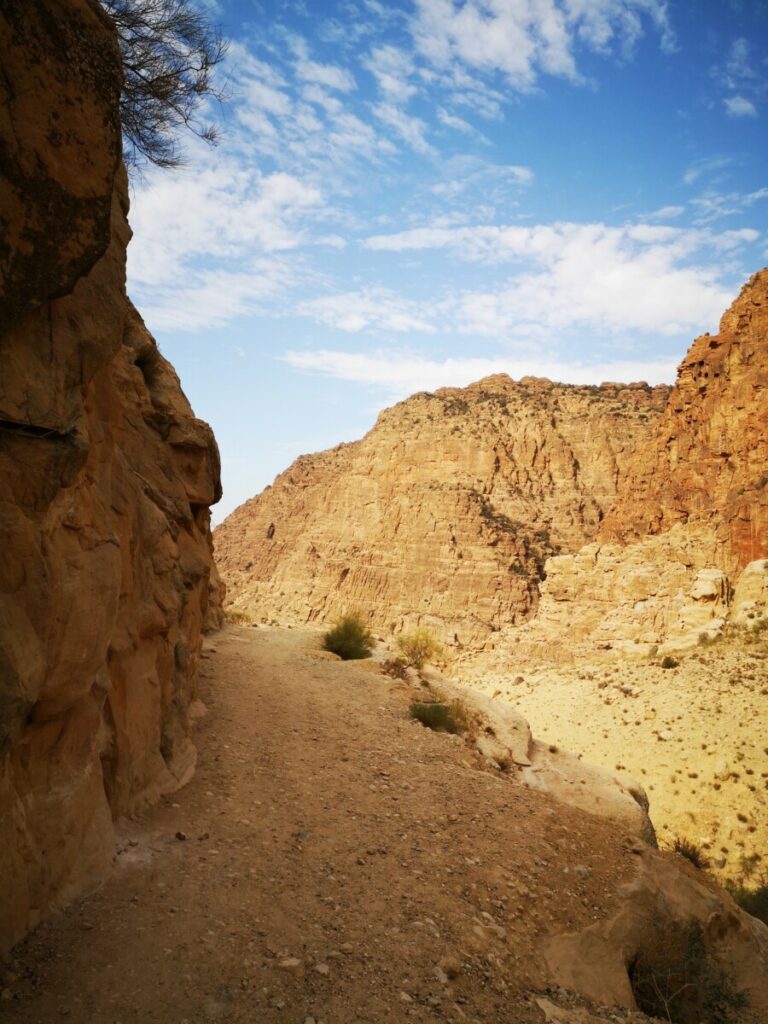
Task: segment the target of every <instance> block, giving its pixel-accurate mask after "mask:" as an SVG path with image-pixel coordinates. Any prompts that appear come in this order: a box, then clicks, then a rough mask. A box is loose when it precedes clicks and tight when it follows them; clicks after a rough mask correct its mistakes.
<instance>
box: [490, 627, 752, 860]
mask: <svg viewBox="0 0 768 1024" xmlns="http://www.w3.org/2000/svg"><path fill="white" fill-rule="evenodd" d="M674 660H675V661H676V662H678V664H677V665H676V666H675V667H671V668H662V667H661V659H660V658H659V657H653V658H644V659H635V660H633V659H631V658H628V657H626V656H625V655H621V656H618V657H617V656H616V655H613V654H605V655H603V656H602V657H600V656H598V655H597V654H595V655H594V656H592V657H591V658H588V659H586V660H584V661H581V662H580V663H579V665H578V666H577V667H573V666H568V667H563V666H544V667H537V668H536V669H534V670H531V669H529V668H528V667H527V665H524V664H522V663H521V664H520V665H515V664H512V663H510V666H509V671H508V672H507V673H503V674H502V673H493V674H489V673H488V672H487V671H485V670H483V671H482V672H478V673H474V674H472V685H473V686H476V687H478V688H479V689H481V690H482V691H484V692H486V693H489V694H491V695H494V694H496V695H497V696H498V699H501V700H508V701H509V702H511V703H512V704H513V705H514V707H515V708H517V710H519V711H520V712H521V713H522V714H523V715H524V716H525V718H527V719H528V721H529V722H530V724H531V728H532V730H533V733H534V735H535V736H537V737H538V738H539V739H542V740H546V741H549V742H550V743H553V744H557V745H561V746H563V747H565V748H567V749H568V750H572V751H575V752H577V753H580V754H583V756H584V758H585V760H587V761H590V762H592V763H594V764H599V765H603V766H604V767H606V768H609V769H613V770H617V771H625V772H628V773H629V774H630V775H633V776H634V777H635V778H636V779H638V781H640V782H641V783H642V785H643V786H644V788H645V789H646V792H647V793H648V796H649V798H650V802H651V817H652V819H653V822H654V825H655V827H656V830H657V833H658V836H659V840H660V842H661V843H662V845H664V844H666V845H671V844H672V843H673V842H674V839H675V837H678V836H679V837H684V838H686V839H689V840H691V841H693V842H695V843H697V844H700V845H701V846H702V847H703V849H704V852H705V854H706V855H707V856H708V857H709V859H710V862H711V865H710V866H711V868H712V870H713V871H714V872H715V873H717V874H719V875H720V876H721V877H729V878H738V877H741V876H742V875H744V873H745V872H746V873H747V874H748V875H750V874H751V875H752V877H755V876H757V875H760V874H763V873H765V871H766V870H768V862H766V861H765V860H764V859H763V858H768V813H767V811H768V737H767V736H766V731H765V723H766V721H768V632H765V631H764V632H762V633H760V634H755V635H754V636H753V637H752V638H749V637H748V636H747V635H746V634H745V633H744V632H737V631H733V632H732V633H731V634H730V635H729V636H726V637H725V638H723V639H721V640H719V641H717V642H715V643H712V644H707V645H703V646H697V647H695V648H693V649H692V650H689V651H687V652H685V653H681V654H678V655H676V657H675V659H674Z"/></svg>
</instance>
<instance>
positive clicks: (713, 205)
mask: <svg viewBox="0 0 768 1024" xmlns="http://www.w3.org/2000/svg"><path fill="white" fill-rule="evenodd" d="M765 199H768V188H759V189H756V190H755V191H754V192H716V191H714V190H712V189H710V190H708V191H706V192H704V193H702V194H701V195H700V196H695V197H694V198H693V199H691V206H692V207H693V209H694V210H695V211H696V212H695V220H696V222H697V223H699V224H709V223H711V222H712V221H715V220H720V219H721V218H722V217H733V216H736V215H737V214H740V213H743V212H744V211H745V210H748V209H749V208H750V207H751V206H754V205H755V203H759V202H762V201H763V200H765ZM755 235H756V233H755Z"/></svg>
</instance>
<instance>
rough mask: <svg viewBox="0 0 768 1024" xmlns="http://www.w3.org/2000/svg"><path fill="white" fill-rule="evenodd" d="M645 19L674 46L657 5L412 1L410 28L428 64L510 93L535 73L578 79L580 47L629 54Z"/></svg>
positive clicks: (647, 0)
mask: <svg viewBox="0 0 768 1024" xmlns="http://www.w3.org/2000/svg"><path fill="white" fill-rule="evenodd" d="M646 21H648V22H650V23H651V24H652V25H653V27H654V29H655V31H656V32H657V34H658V35H659V38H660V42H661V46H662V48H664V49H665V50H671V49H673V48H674V45H675V40H674V34H673V31H672V28H671V25H670V21H669V16H668V12H667V5H666V3H664V2H663V0H568V2H566V3H564V4H558V3H556V2H555V0H539V2H538V3H535V4H527V3H526V4H521V3H510V2H499V0H471V2H468V3H457V2H455V0H416V17H415V18H414V20H413V23H412V30H413V35H414V42H415V45H416V48H417V50H418V52H419V53H420V54H421V55H422V56H423V57H424V58H425V59H426V60H427V61H428V62H429V63H431V64H433V65H434V66H435V67H438V68H450V67H451V66H453V65H459V66H463V67H466V68H469V69H472V70H474V71H476V72H480V73H484V74H493V73H500V74H503V75H504V76H505V78H506V79H507V81H508V82H509V84H511V85H512V86H513V87H514V88H516V89H520V90H529V89H531V88H533V87H534V86H535V85H536V83H537V81H538V79H539V78H540V76H542V75H554V76H557V77H561V78H567V79H571V80H572V81H580V80H581V79H582V76H581V74H580V72H579V70H578V67H577V59H576V53H577V51H578V49H579V48H584V49H588V50H592V51H594V52H599V53H603V54H608V53H611V52H614V51H619V52H620V53H621V54H622V55H623V56H624V57H625V58H626V57H629V56H631V54H632V51H633V50H634V47H635V45H636V44H637V41H638V40H639V39H640V37H641V36H642V35H643V33H644V23H645V22H646Z"/></svg>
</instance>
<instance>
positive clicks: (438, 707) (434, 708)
mask: <svg viewBox="0 0 768 1024" xmlns="http://www.w3.org/2000/svg"><path fill="white" fill-rule="evenodd" d="M410 715H411V718H415V719H416V721H417V722H421V724H422V725H425V726H426V727H427V728H428V729H434V730H435V732H450V733H461V732H466V730H467V727H468V724H469V723H468V715H467V710H466V708H465V707H464V705H463V704H462V702H461V701H460V700H452V701H451V702H450V704H443V703H440V702H438V701H434V702H430V703H421V702H420V701H414V702H413V703H412V704H411V709H410Z"/></svg>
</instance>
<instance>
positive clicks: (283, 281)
mask: <svg viewBox="0 0 768 1024" xmlns="http://www.w3.org/2000/svg"><path fill="white" fill-rule="evenodd" d="M294 277H295V270H294V268H293V267H292V266H291V265H290V264H289V263H287V262H286V261H285V260H282V259H271V260H267V259H262V260H256V261H253V263H252V264H251V266H250V268H249V269H248V270H247V271H246V270H242V271H237V270H231V269H220V270H200V271H194V272H191V273H190V274H189V275H188V276H187V279H186V282H182V281H176V282H169V283H167V284H164V285H162V284H161V285H158V286H156V287H152V288H139V289H138V291H139V293H140V295H141V297H142V302H141V310H142V314H143V316H144V318H145V319H146V321H147V323H148V324H149V326H150V329H151V330H168V331H192V332H195V331H199V330H201V329H210V328H211V327H219V326H222V325H223V324H226V323H228V322H229V321H231V320H233V319H235V318H236V317H238V316H244V315H246V314H249V313H257V312H259V311H260V308H261V304H262V303H263V301H264V300H265V299H268V298H271V297H272V296H274V295H275V294H276V293H277V292H279V291H281V290H282V289H284V288H286V287H288V286H289V285H290V284H292V283H293V280H294Z"/></svg>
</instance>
